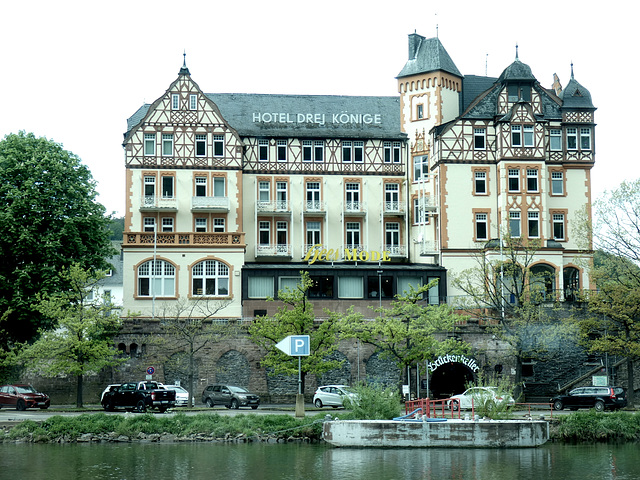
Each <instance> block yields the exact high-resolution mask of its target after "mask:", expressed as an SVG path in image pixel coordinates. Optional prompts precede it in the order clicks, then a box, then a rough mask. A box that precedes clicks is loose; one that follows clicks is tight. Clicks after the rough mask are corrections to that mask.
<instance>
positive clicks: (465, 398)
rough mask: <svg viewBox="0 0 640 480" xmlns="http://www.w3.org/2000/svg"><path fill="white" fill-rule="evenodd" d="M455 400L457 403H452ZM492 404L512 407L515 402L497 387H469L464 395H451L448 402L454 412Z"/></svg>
mask: <svg viewBox="0 0 640 480" xmlns="http://www.w3.org/2000/svg"><path fill="white" fill-rule="evenodd" d="M454 400H457V401H454ZM488 402H492V403H493V404H494V405H497V404H504V403H506V404H507V405H514V404H515V403H516V402H515V400H514V399H513V397H512V396H511V395H509V394H508V393H505V392H502V391H500V389H499V388H498V387H471V388H469V389H467V390H466V391H465V392H464V393H459V394H458V395H453V396H452V397H451V400H450V401H449V406H451V407H453V409H454V410H457V409H458V408H461V409H462V410H465V409H470V408H471V407H472V405H473V407H474V408H478V407H479V406H482V405H486V404H487V403H488Z"/></svg>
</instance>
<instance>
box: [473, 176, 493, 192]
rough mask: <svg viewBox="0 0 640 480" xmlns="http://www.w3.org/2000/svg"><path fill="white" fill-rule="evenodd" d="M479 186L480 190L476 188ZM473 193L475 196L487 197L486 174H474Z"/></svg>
mask: <svg viewBox="0 0 640 480" xmlns="http://www.w3.org/2000/svg"><path fill="white" fill-rule="evenodd" d="M479 186H481V188H478V187H479ZM473 189H474V191H473V193H474V194H475V195H488V194H489V192H488V190H487V172H474V185H473Z"/></svg>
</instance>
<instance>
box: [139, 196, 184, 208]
mask: <svg viewBox="0 0 640 480" xmlns="http://www.w3.org/2000/svg"><path fill="white" fill-rule="evenodd" d="M140 211H141V212H177V211H178V199H177V198H176V197H158V196H156V195H145V196H143V197H142V198H141V199H140Z"/></svg>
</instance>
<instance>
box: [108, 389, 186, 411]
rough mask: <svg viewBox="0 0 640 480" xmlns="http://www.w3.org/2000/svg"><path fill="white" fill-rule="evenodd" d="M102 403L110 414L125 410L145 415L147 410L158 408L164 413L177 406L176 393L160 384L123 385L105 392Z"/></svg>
mask: <svg viewBox="0 0 640 480" xmlns="http://www.w3.org/2000/svg"><path fill="white" fill-rule="evenodd" d="M101 403H102V406H103V408H104V409H105V410H106V411H108V412H112V411H113V410H115V409H116V408H124V409H126V410H129V411H131V410H134V409H135V410H136V411H138V412H140V413H144V412H145V411H146V410H147V408H157V409H158V411H159V412H160V413H164V412H165V411H166V410H167V409H169V408H173V407H174V406H175V404H176V392H175V391H173V390H165V389H164V388H162V386H161V385H160V384H158V382H130V383H123V384H122V385H119V386H113V387H112V388H111V389H108V391H105V392H104V395H103V397H102V402H101Z"/></svg>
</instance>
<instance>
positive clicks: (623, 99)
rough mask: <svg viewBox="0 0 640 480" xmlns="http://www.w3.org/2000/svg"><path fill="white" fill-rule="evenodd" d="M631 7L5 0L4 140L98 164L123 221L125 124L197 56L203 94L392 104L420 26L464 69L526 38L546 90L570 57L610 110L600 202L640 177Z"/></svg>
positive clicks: (500, 62)
mask: <svg viewBox="0 0 640 480" xmlns="http://www.w3.org/2000/svg"><path fill="white" fill-rule="evenodd" d="M618 3H620V4H622V2H608V3H605V2H589V4H590V5H594V6H593V7H591V6H589V7H587V6H586V4H585V3H581V2H568V1H564V0H558V1H556V2H517V3H516V2H513V1H511V0H506V1H490V2H479V1H467V0H462V1H456V2H447V3H445V2H441V1H439V2H434V1H428V0H422V1H420V2H410V3H408V2H395V1H384V2H383V1H377V0H368V1H360V0H341V1H337V0H323V1H318V2H305V1H300V0H295V1H279V0H271V1H264V0H255V1H254V0H232V1H228V2H223V1H191V0H182V1H180V2H169V1H164V0H156V1H137V0H127V1H121V0H112V1H109V2H90V1H86V0H83V1H65V0H61V1H57V2H53V1H41V0H38V1H29V0H23V1H21V2H18V1H12V2H10V3H9V2H4V4H3V6H2V10H1V11H0V14H1V15H2V17H1V23H0V55H1V56H0V58H1V60H2V64H3V68H2V75H0V91H1V92H2V93H3V101H2V103H1V104H0V138H4V136H5V135H6V134H8V133H17V132H18V131H20V130H24V131H26V132H33V133H34V134H36V135H37V136H44V137H46V138H48V139H51V140H54V141H55V142H58V143H61V144H62V145H63V146H64V148H65V149H67V150H69V151H71V152H73V153H74V154H76V155H78V156H79V157H80V158H81V159H82V161H83V162H84V163H85V164H86V165H88V166H89V168H90V169H91V172H92V175H93V177H94V179H95V180H96V181H97V183H98V192H99V198H98V200H99V201H100V202H101V203H102V204H104V205H105V207H106V209H107V212H116V214H117V215H118V216H120V215H124V205H125V189H124V181H125V176H124V171H125V169H124V151H123V149H122V140H123V133H124V132H125V129H126V120H127V118H128V117H130V116H131V115H132V114H133V113H134V112H135V111H136V110H137V109H138V107H140V106H141V105H142V104H143V103H145V102H147V103H151V102H153V101H154V100H156V99H157V98H158V97H160V96H161V95H162V94H163V93H164V92H165V90H166V89H167V87H168V86H169V84H171V82H173V81H174V80H175V79H176V78H177V76H178V71H179V70H180V67H181V66H182V61H183V52H184V51H186V54H187V56H186V61H187V66H188V67H189V70H190V72H191V77H192V79H193V80H194V81H195V82H196V83H197V84H198V85H199V86H200V88H201V89H202V90H203V91H204V92H205V93H231V92H236V93H282V94H318V95H382V96H388V95H390V96H393V95H397V81H396V79H395V77H396V75H397V74H398V73H399V72H400V70H401V69H402V67H403V66H404V64H405V62H406V61H407V50H408V47H407V36H408V35H409V34H410V33H413V32H414V31H415V32H417V33H418V34H420V35H423V36H425V37H435V36H436V35H438V36H439V38H440V40H441V42H442V43H443V45H444V47H445V48H446V49H447V51H448V53H449V55H450V56H451V58H452V59H453V61H454V62H455V64H456V65H457V67H458V69H459V70H460V72H461V73H462V74H469V75H484V74H485V71H486V73H487V74H488V75H489V76H495V77H497V76H499V75H500V73H501V72H502V70H504V69H505V68H506V67H507V66H508V65H509V64H510V63H511V62H513V60H514V59H515V51H516V48H515V45H516V44H518V46H519V48H518V52H519V57H520V60H521V61H522V62H524V63H526V64H528V65H529V66H530V67H531V69H532V71H533V74H534V75H535V76H536V78H537V79H538V81H539V82H540V83H541V84H542V85H543V86H544V87H551V84H552V82H553V74H554V73H557V74H558V76H559V77H560V81H561V83H562V85H563V86H566V85H567V83H568V81H569V79H570V75H571V63H572V62H573V64H574V73H575V78H576V80H577V81H578V82H580V83H581V84H582V85H583V86H584V87H585V88H587V89H588V90H589V91H590V92H591V96H592V99H593V103H594V105H595V106H596V107H597V108H598V110H597V111H596V117H595V118H596V123H597V125H598V126H597V128H596V134H595V144H596V150H597V154H596V166H595V168H594V169H593V171H592V187H593V191H594V197H597V196H598V195H600V194H601V193H602V192H603V191H604V190H609V189H613V188H616V187H617V186H618V185H619V184H620V182H622V181H623V180H635V179H637V178H638V177H640V166H639V164H640V158H638V156H639V155H638V153H637V152H638V148H637V146H636V145H635V144H634V142H630V141H629V135H631V136H632V137H634V138H635V135H636V134H637V130H638V129H637V126H635V125H634V124H631V115H632V114H635V111H636V106H635V105H634V104H632V103H630V101H631V100H633V99H635V97H636V95H635V94H630V92H634V91H635V88H634V87H633V84H632V82H633V81H634V79H635V78H637V73H638V67H637V64H638V62H637V55H638V47H639V46H640V45H639V43H640V41H639V38H640V36H639V35H638V27H637V25H636V21H635V19H634V18H633V16H632V15H631V14H630V12H628V11H626V12H625V11H623V10H622V9H620V8H612V7H615V6H616V5H617V4H618ZM403 4H404V5H409V4H411V5H412V6H411V7H405V8H407V10H404V11H402V10H401V5H403ZM627 5H628V4H627ZM629 85H631V87H629ZM623 139H626V140H625V142H623V143H620V142H621V141H622V140H623Z"/></svg>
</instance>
